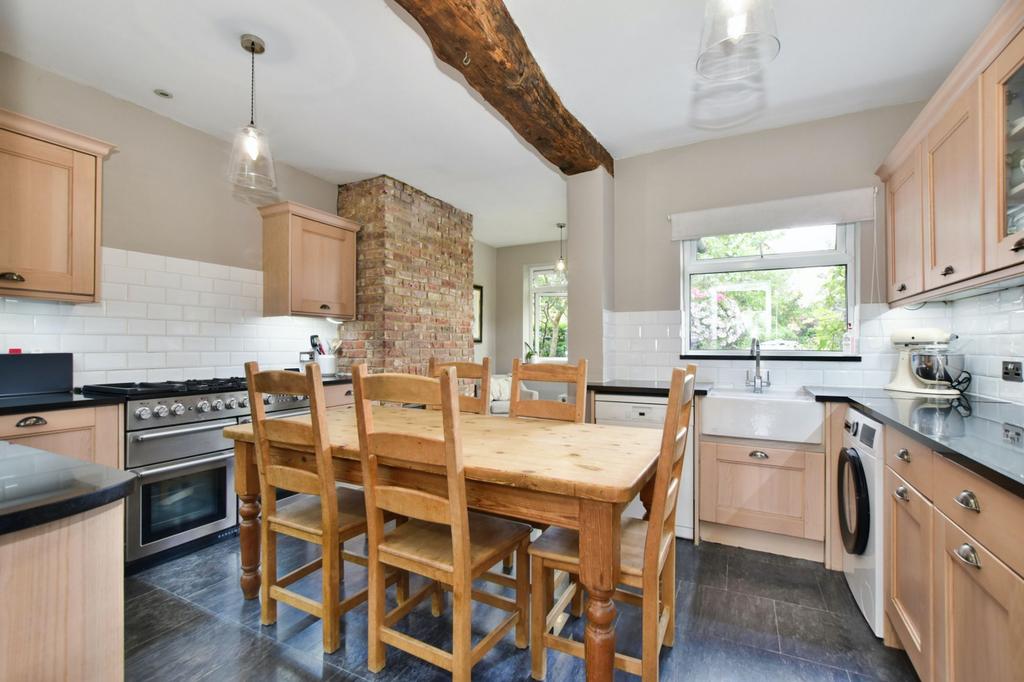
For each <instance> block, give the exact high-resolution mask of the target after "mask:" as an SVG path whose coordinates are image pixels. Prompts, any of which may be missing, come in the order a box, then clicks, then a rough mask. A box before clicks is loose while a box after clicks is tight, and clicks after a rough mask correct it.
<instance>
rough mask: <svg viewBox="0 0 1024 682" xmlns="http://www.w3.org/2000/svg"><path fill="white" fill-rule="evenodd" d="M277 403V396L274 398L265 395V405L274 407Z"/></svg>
mask: <svg viewBox="0 0 1024 682" xmlns="http://www.w3.org/2000/svg"><path fill="white" fill-rule="evenodd" d="M276 402H277V396H274V395H265V396H263V404H264V405H273V404H274V403H276Z"/></svg>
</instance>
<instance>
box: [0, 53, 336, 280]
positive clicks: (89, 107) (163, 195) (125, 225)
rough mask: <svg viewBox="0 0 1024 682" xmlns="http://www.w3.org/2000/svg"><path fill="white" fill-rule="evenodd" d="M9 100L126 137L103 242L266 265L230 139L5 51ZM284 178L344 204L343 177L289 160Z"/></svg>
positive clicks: (79, 127) (284, 192)
mask: <svg viewBox="0 0 1024 682" xmlns="http://www.w3.org/2000/svg"><path fill="white" fill-rule="evenodd" d="M154 99H155V95H154ZM0 107H3V108H5V109H10V110H12V111H16V112H18V113H21V114H25V115H27V116H32V117H34V118H38V119H41V120H43V121H46V122H48V123H53V124H55V125H59V126H62V127H65V128H69V129H71V130H74V131H75V132H79V133H83V134H86V135H91V136H93V137H98V138H100V139H102V140H105V141H107V142H110V143H112V144H114V145H116V146H117V152H115V153H114V154H113V155H112V156H111V157H110V158H109V159H108V160H107V161H106V162H105V164H104V167H103V190H104V191H103V244H104V245H106V246H112V247H116V248H120V249H129V250H133V251H144V252H148V253H158V254H162V255H167V256H176V257H179V258H191V259H195V260H201V261H207V262H214V263H222V264H224V265H235V266H238V267H244V268H261V267H262V263H261V226H260V219H259V214H258V213H257V211H256V207H255V206H252V205H250V204H247V203H244V202H242V201H240V200H238V199H236V198H234V197H233V196H232V192H231V185H230V184H229V183H228V182H227V181H226V180H225V172H226V170H227V165H228V155H229V153H230V151H231V150H230V145H229V144H228V143H227V142H225V141H223V140H219V139H217V138H215V137H212V136H210V135H207V134H206V133H203V132H200V131H198V130H196V129H194V128H189V127H187V126H184V125H182V124H180V123H176V122H175V121H172V120H171V119H169V118H165V117H163V116H160V115H159V114H156V113H153V112H152V111H149V110H148V109H143V108H142V107H140V106H137V105H135V104H131V103H130V102H126V101H125V100H121V99H117V98H116V97H112V96H110V95H108V94H106V93H103V92H100V91H99V90H96V89H94V88H90V87H87V86H84V85H81V84H79V83H75V82H73V81H70V80H68V79H66V78H62V77H61V76H58V75H56V74H54V73H52V72H49V71H45V70H43V69H41V68H39V67H37V66H34V65H32V64H29V63H27V62H23V61H21V60H18V59H15V58H14V57H12V56H10V55H8V54H5V53H2V52H0ZM244 114H245V111H244V109H242V110H239V112H238V115H239V117H242V116H244ZM277 181H278V189H279V192H280V196H281V198H282V199H288V200H291V201H297V202H299V203H302V204H307V205H310V206H314V207H316V208H320V209H323V210H325V211H329V212H331V213H336V207H337V202H338V188H337V185H335V184H333V183H330V182H327V181H326V180H322V179H320V178H317V177H314V176H312V175H310V174H308V173H304V172H302V171H299V170H296V169H294V168H292V167H291V166H288V165H286V164H283V163H280V162H278V163H277Z"/></svg>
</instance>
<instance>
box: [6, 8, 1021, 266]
mask: <svg viewBox="0 0 1024 682" xmlns="http://www.w3.org/2000/svg"><path fill="white" fill-rule="evenodd" d="M506 3H507V5H508V7H509V11H510V12H511V14H512V16H513V18H514V19H515V20H516V22H517V23H518V24H519V26H520V28H521V30H522V32H523V34H524V36H525V37H526V40H527V42H528V43H529V46H530V48H531V50H532V51H533V53H534V55H535V57H536V59H537V61H538V63H539V64H540V66H541V68H542V69H543V70H544V72H545V74H546V75H547V77H548V79H549V80H550V82H551V84H552V86H553V87H554V88H555V90H557V91H558V93H559V94H560V95H561V97H562V99H563V101H564V102H565V104H566V106H567V107H568V108H569V110H570V111H572V112H573V113H574V114H575V115H576V116H577V117H578V118H579V119H580V121H581V122H582V123H583V124H584V125H585V126H587V127H588V128H589V129H590V131H591V132H592V133H593V134H594V135H595V136H596V137H597V139H598V140H599V141H600V142H601V143H603V144H604V145H605V147H606V148H608V150H609V151H610V152H611V153H612V155H613V156H615V157H616V158H623V157H628V156H631V155H634V154H638V153H643V152H647V151H653V150H656V149H663V148H668V147H673V146H678V145H682V144H688V143H692V142H696V141H700V140H704V139H711V138H714V137H722V136H726V135H733V134H736V133H738V132H749V131H752V130H759V129H765V128H772V127H778V126H781V125H788V124H791V123H797V122H801V121H807V120H813V119H817V118H823V117H827V116H834V115H838V114H843V113H848V112H852V111H860V110H863V109H870V108H873V107H878V106H885V105H890V104H898V103H903V102H911V101H916V100H923V99H926V98H927V97H929V96H930V95H931V93H932V92H933V91H934V89H935V88H936V87H937V86H938V85H939V83H940V82H941V81H942V79H943V77H944V76H945V74H947V73H948V72H949V70H950V69H951V68H952V66H953V65H954V64H955V63H956V61H957V60H958V59H959V58H960V56H961V55H962V54H963V52H964V51H965V50H966V49H967V47H968V46H969V45H970V43H971V42H972V41H973V40H974V38H975V37H976V36H977V34H978V33H979V32H980V31H981V29H982V27H983V26H984V25H985V24H986V23H987V22H988V20H989V19H990V18H991V17H992V15H993V14H994V13H995V11H996V9H997V8H998V7H999V5H1000V4H1001V0H970V1H969V2H965V1H964V0H901V1H900V2H892V1H891V0H861V1H860V2H846V1H844V0H815V1H814V2H807V1H806V0H776V1H775V7H776V15H777V19H778V26H779V37H780V39H781V41H782V52H781V54H780V55H779V57H778V59H776V60H775V61H774V62H773V63H772V64H771V65H770V66H769V68H768V70H767V72H766V74H765V77H764V82H763V86H764V92H765V96H764V108H763V110H761V111H760V113H759V114H758V115H757V117H756V118H753V119H752V120H750V121H748V122H746V123H743V124H741V125H738V126H735V127H732V128H728V129H715V128H714V126H708V125H707V123H708V122H707V121H706V120H703V119H702V120H700V121H696V120H694V116H695V113H694V112H695V110H696V109H695V106H694V104H695V102H696V101H701V100H695V95H694V85H695V76H694V67H693V64H694V61H695V59H696V54H697V46H698V42H699V39H700V30H701V21H702V14H703V6H704V3H703V0H643V1H642V2H639V3H636V2H621V0H558V1H557V2H552V1H551V0H506ZM246 32H250V33H256V34H257V35H260V36H261V37H263V38H264V39H265V40H266V41H267V45H268V50H267V53H266V54H264V55H261V56H260V58H259V69H258V72H257V81H256V104H257V119H258V120H259V121H260V125H261V127H265V128H266V129H267V131H268V133H269V134H270V135H271V140H272V144H273V148H274V156H275V159H276V160H278V161H283V162H286V163H289V164H291V165H293V166H296V167H298V168H301V169H303V170H306V171H308V172H310V173H313V174H315V175H317V176H319V177H322V178H325V179H327V180H330V181H332V182H338V183H344V182H350V181H353V180H358V179H362V178H367V177H371V176H373V175H377V174H379V173H387V174H388V175H392V176H394V177H396V178H398V179H400V180H403V181H405V182H409V183H411V184H413V185H415V186H416V187H419V188H420V189H422V190H424V191H426V192H428V193H429V194H432V195H434V196H437V197H438V198H440V199H443V200H445V201H448V202H450V203H452V204H454V205H456V206H458V207H459V208H462V209H464V210H467V211H469V212H471V213H473V215H474V224H475V234H476V237H477V239H479V240H480V241H482V242H484V243H487V244H492V245H495V246H504V245H511V244H522V243H529V242H535V241H548V240H553V239H556V238H557V233H556V230H555V223H557V222H559V221H561V220H564V218H565V183H564V180H563V178H562V177H561V175H560V174H559V173H557V171H555V170H553V169H552V168H551V167H550V166H549V165H548V164H546V163H545V162H543V161H542V160H541V159H540V158H539V156H538V155H537V154H536V153H535V152H534V151H533V150H532V149H531V148H528V147H527V146H526V145H524V143H523V142H522V141H521V140H520V139H519V138H517V137H516V136H515V135H514V134H513V133H512V132H511V131H510V129H509V127H508V126H507V125H506V124H505V123H504V121H502V120H501V119H500V118H499V117H497V115H496V114H494V113H493V112H492V111H491V110H490V109H489V108H488V107H487V106H485V105H482V104H481V103H480V99H479V97H478V96H476V95H475V93H473V92H472V91H470V90H468V89H467V88H466V87H465V86H464V85H462V84H461V83H460V82H459V81H457V80H455V79H453V78H452V77H451V76H450V75H449V74H448V72H446V71H442V69H441V68H439V66H438V62H437V61H436V60H435V58H434V56H433V53H432V52H431V50H430V47H429V45H428V44H427V42H426V40H425V38H424V37H422V35H421V33H420V29H419V28H418V27H417V26H416V25H415V22H413V21H412V20H411V19H409V18H408V17H407V16H406V15H405V13H404V12H403V11H402V10H401V9H399V8H398V7H397V6H396V5H393V4H392V3H390V2H388V1H387V0H343V1H339V0H309V1H306V2H288V3H285V2H275V1H273V0H247V1H246V2H242V1H241V0H218V1H217V2H209V1H208V0H207V1H204V0H176V1H175V2H157V1H155V0H146V1H139V0H135V1H132V0H95V1H93V2H88V3H85V2H64V1H60V0H0V51H4V52H8V53H10V54H13V55H14V56H16V57H19V58H21V59H24V60H25V61H28V62H32V63H34V64H37V65H39V66H41V67H43V68H46V69H49V70H52V71H54V72H56V73H59V74H61V75H64V76H66V77H68V78H71V79H73V80H76V81H79V82H82V83H85V84H88V85H91V86H93V87H96V88H98V89H100V90H103V91H105V92H108V93H110V94H112V95H115V96H117V97H120V98H123V99H126V100H128V101H131V102H134V103H136V104H138V105H140V106H143V107H146V108H147V109H150V110H152V111H155V112H157V113H160V114H162V115H165V116H168V117H170V118H172V119H175V120H177V121H179V122H181V123H184V124H185V125H189V126H192V127H194V128H198V129H200V130H203V131H206V132H208V133H210V134H212V135H215V136H217V137H219V138H222V139H224V140H229V139H231V135H232V133H233V131H234V129H235V128H236V127H237V126H238V125H240V124H242V123H244V122H245V121H244V120H243V119H245V118H246V116H245V114H247V105H248V91H247V86H248V82H247V76H248V69H249V60H248V56H247V55H246V54H245V53H244V52H243V51H242V50H240V49H239V48H238V36H239V35H240V34H242V33H246ZM154 88H165V89H167V90H170V91H171V92H172V93H174V98H173V99H169V100H168V99H161V98H159V97H157V96H156V95H154V94H153V89H154ZM702 101H707V100H706V99H705V100H702ZM694 123H700V125H701V126H702V127H695V126H694V125H693V124H694ZM751 153H756V150H751ZM737 162H740V163H741V162H742V159H738V160H737Z"/></svg>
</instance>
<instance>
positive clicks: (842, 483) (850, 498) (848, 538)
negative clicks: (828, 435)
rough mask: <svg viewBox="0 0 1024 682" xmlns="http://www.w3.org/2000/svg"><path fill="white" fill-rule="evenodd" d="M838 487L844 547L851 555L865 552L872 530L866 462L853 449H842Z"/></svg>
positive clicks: (840, 528)
mask: <svg viewBox="0 0 1024 682" xmlns="http://www.w3.org/2000/svg"><path fill="white" fill-rule="evenodd" d="M836 488H837V490H836V493H837V494H836V500H837V501H838V504H839V532H840V534H841V535H842V536H843V546H844V547H846V551H847V553H849V554H863V553H864V550H865V548H867V546H868V534H869V533H870V531H871V504H870V500H869V499H868V479H867V476H866V475H865V473H864V464H863V462H862V461H861V457H860V455H859V454H858V453H857V451H856V450H855V449H854V448H843V449H842V450H840V451H839V475H838V477H837V481H836Z"/></svg>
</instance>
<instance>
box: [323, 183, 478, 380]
mask: <svg viewBox="0 0 1024 682" xmlns="http://www.w3.org/2000/svg"><path fill="white" fill-rule="evenodd" d="M338 215H341V216H344V217H346V218H351V219H352V220H355V221H357V222H359V223H360V224H361V225H362V226H363V227H362V229H361V230H360V231H359V240H358V247H357V253H358V256H357V268H358V271H357V276H356V320H355V321H353V322H348V323H346V324H345V325H343V326H342V328H341V330H340V335H341V338H342V351H341V360H340V364H341V366H342V367H349V366H351V365H352V364H353V363H355V362H361V361H365V362H366V364H367V365H368V366H369V368H370V369H371V370H372V371H396V372H414V373H419V374H421V373H423V372H424V371H425V370H426V366H427V361H428V359H429V358H430V356H431V355H437V356H438V357H441V358H445V359H451V360H467V361H472V360H473V332H472V320H473V298H472V295H473V216H472V215H470V214H469V213H466V212H465V211H460V210H459V209H457V208H455V207H454V206H451V205H450V204H446V203H445V202H443V201H441V200H440V199H435V198H434V197H432V196H429V195H427V194H424V193H423V192H421V191H420V190H418V189H416V188H415V187H412V186H411V185H407V184H405V183H403V182H400V181H398V180H395V179H394V178H391V177H388V176H386V175H380V176H377V177H375V178H370V179H369V180H363V181H361V182H354V183H350V184H347V185H342V186H341V187H339V190H338Z"/></svg>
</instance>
